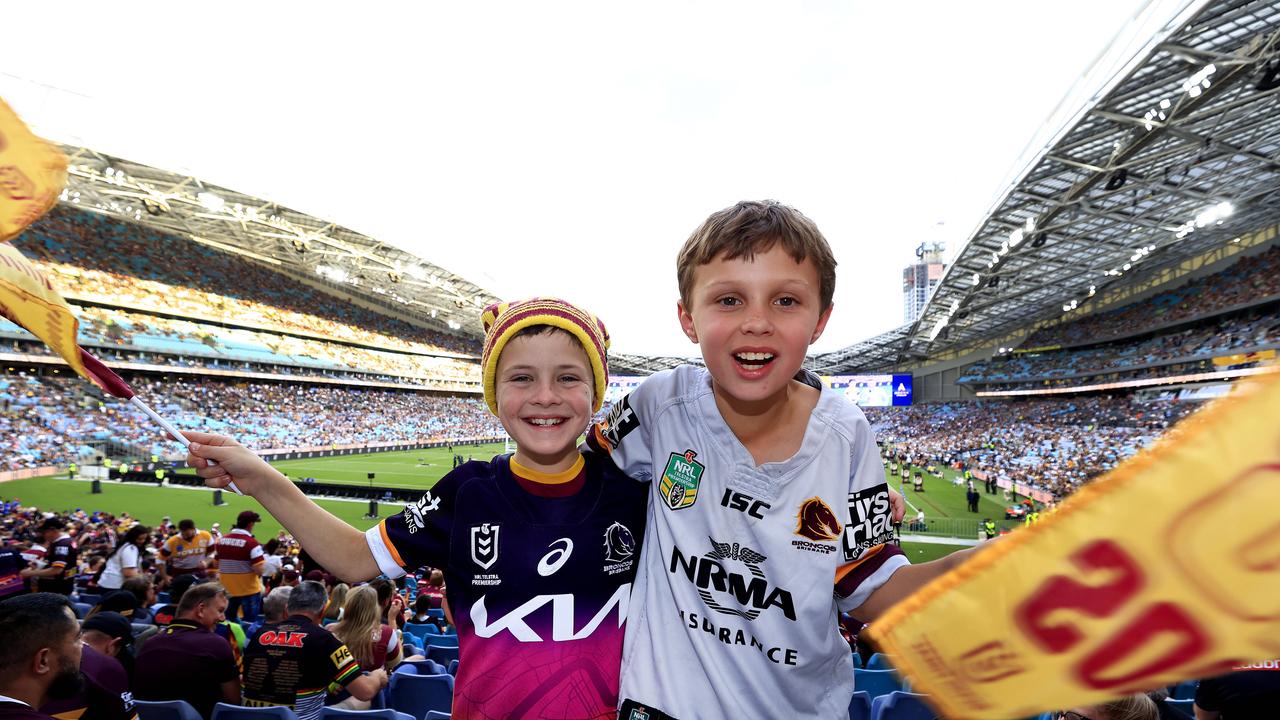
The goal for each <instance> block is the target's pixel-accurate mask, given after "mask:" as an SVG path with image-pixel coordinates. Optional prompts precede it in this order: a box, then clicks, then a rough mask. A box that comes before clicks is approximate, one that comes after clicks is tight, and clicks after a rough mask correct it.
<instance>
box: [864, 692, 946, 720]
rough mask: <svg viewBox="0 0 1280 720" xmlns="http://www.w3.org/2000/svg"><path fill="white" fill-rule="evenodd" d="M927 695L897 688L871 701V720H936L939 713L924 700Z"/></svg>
mask: <svg viewBox="0 0 1280 720" xmlns="http://www.w3.org/2000/svg"><path fill="white" fill-rule="evenodd" d="M926 697H928V696H927V695H920V694H918V693H908V692H902V691H900V690H896V691H894V692H891V693H889V694H887V695H881V696H880V697H878V698H876V699H875V700H872V701H871V720H936V718H937V717H938V714H937V713H936V712H934V710H933V708H931V707H929V706H928V705H927V704H925V702H924V698H926Z"/></svg>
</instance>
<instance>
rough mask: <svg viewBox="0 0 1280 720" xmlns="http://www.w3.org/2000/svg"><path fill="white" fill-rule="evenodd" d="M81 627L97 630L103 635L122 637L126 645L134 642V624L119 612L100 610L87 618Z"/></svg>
mask: <svg viewBox="0 0 1280 720" xmlns="http://www.w3.org/2000/svg"><path fill="white" fill-rule="evenodd" d="M81 629H82V630H97V631H98V632H100V633H102V634H103V635H107V636H109V637H113V638H120V639H121V640H123V641H124V643H123V644H124V646H125V647H128V646H130V645H132V644H133V625H131V624H130V623H129V619H128V618H126V617H125V616H123V615H121V614H120V613H118V612H110V611H107V612H100V613H98V614H96V615H94V616H93V617H91V618H89V619H88V620H85V621H84V625H82V626H81Z"/></svg>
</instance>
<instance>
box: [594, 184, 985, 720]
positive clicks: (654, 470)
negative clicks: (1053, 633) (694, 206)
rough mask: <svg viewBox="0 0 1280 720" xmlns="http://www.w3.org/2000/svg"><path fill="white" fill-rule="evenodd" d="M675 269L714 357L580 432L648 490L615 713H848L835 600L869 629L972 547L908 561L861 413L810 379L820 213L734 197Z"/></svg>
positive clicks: (848, 668)
mask: <svg viewBox="0 0 1280 720" xmlns="http://www.w3.org/2000/svg"><path fill="white" fill-rule="evenodd" d="M677 270H678V274H679V285H680V301H679V305H678V310H679V317H680V325H681V327H682V328H683V329H684V332H685V334H686V335H687V336H688V337H689V339H690V340H691V341H692V342H694V343H697V344H698V345H699V347H700V348H701V351H702V357H703V360H704V361H705V363H706V368H705V369H704V368H700V367H694V366H689V365H686V366H682V367H679V368H676V369H674V370H670V371H666V372H663V373H658V374H657V375H654V376H652V377H651V378H649V379H647V380H646V381H645V382H644V383H642V384H641V385H640V387H639V388H637V389H636V390H635V391H633V392H632V393H631V394H630V395H628V396H627V397H626V398H624V399H623V400H622V401H620V402H619V403H618V404H617V405H615V406H614V407H613V409H612V410H611V412H610V414H609V416H608V417H607V418H606V419H605V420H604V421H603V422H601V423H599V424H598V425H597V426H596V427H595V428H594V429H593V431H592V432H591V434H590V435H589V436H588V443H589V445H591V447H592V448H593V449H595V450H600V451H604V452H607V453H609V454H610V455H611V456H612V457H613V459H614V461H615V462H616V463H617V465H618V467H619V468H620V469H621V470H623V471H624V472H626V473H627V474H628V475H630V476H632V477H633V478H637V479H640V480H647V481H651V490H650V497H649V516H648V521H647V526H648V534H647V535H646V537H645V543H644V547H643V550H642V554H641V567H640V571H639V574H638V576H637V578H636V584H635V590H634V596H633V605H632V609H631V615H630V617H629V618H628V622H627V632H626V642H625V646H624V652H623V665H622V685H621V697H622V703H621V705H620V711H619V712H620V717H621V718H626V719H629V720H639V719H641V718H644V719H646V720H660V719H662V718H679V720H697V719H700V718H745V717H777V718H811V717H819V718H844V717H848V712H849V711H848V708H849V700H850V696H851V694H852V691H853V668H852V663H851V660H850V653H849V646H848V644H847V643H846V642H845V641H844V640H843V639H842V638H841V636H840V633H839V631H838V627H837V616H838V613H839V611H847V612H850V613H851V614H852V615H853V616H854V617H856V618H858V619H860V620H863V621H868V620H872V619H874V618H875V617H876V616H878V615H879V614H880V613H881V612H882V611H883V610H884V609H885V608H887V607H889V606H890V605H892V604H893V603H894V602H896V601H897V600H899V599H901V598H903V597H905V596H906V595H907V594H909V593H910V592H911V591H913V590H914V589H916V588H917V587H920V586H921V585H923V584H924V583H925V582H926V581H928V580H929V579H931V578H933V577H935V576H937V575H940V574H941V573H943V572H945V571H946V570H948V569H950V568H951V567H953V566H954V565H956V564H958V563H959V561H960V560H962V559H963V557H965V555H967V553H963V552H962V553H956V554H953V555H951V556H949V557H947V558H944V559H942V560H938V561H935V562H932V563H926V564H922V565H916V566H912V565H910V564H909V563H908V561H907V559H906V558H905V557H904V556H903V554H902V551H901V549H900V548H899V547H898V546H897V545H895V544H893V543H892V542H891V541H892V538H893V528H892V522H893V520H894V518H893V507H892V502H891V498H890V491H889V487H888V485H887V484H886V482H885V473H884V466H883V464H882V463H881V460H880V454H879V451H878V450H877V448H876V444H875V439H874V437H872V433H871V429H870V426H869V425H868V424H867V420H866V418H865V417H864V416H863V414H862V412H861V411H860V410H859V409H858V407H857V406H856V405H855V404H853V403H851V402H849V401H848V399H847V398H843V397H841V396H839V395H836V394H835V393H833V392H831V391H829V390H823V389H822V387H821V384H820V382H819V381H818V378H817V377H816V376H814V375H813V374H811V373H807V372H805V371H802V370H801V364H802V362H803V360H804V357H805V353H806V351H807V350H808V348H809V345H810V344H811V343H813V342H814V341H815V340H817V339H818V337H819V336H820V335H821V334H822V331H823V328H824V327H825V326H826V323H827V319H828V318H829V317H830V315H831V298H832V294H833V292H834V289H835V259H834V258H833V257H832V254H831V249H830V247H829V246H828V245H827V242H826V240H825V239H824V238H823V236H822V234H821V233H820V232H819V231H818V229H817V227H816V226H815V225H814V224H813V222H812V221H811V220H809V219H808V218H806V217H805V216H803V215H801V214H800V213H799V212H797V211H795V210H794V209H792V208H789V207H787V206H784V205H781V204H778V203H775V202H742V203H738V204H737V205H735V206H733V207H731V208H728V209H726V210H722V211H720V212H717V213H715V214H714V215H712V216H711V217H710V218H708V219H707V221H706V222H704V223H703V224H702V226H701V227H700V228H699V229H698V230H697V231H695V232H694V234H693V235H692V236H691V237H690V238H689V240H688V241H687V242H686V243H685V245H684V248H683V249H682V250H681V251H680V255H679V259H678V261H677Z"/></svg>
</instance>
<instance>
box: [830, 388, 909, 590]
mask: <svg viewBox="0 0 1280 720" xmlns="http://www.w3.org/2000/svg"><path fill="white" fill-rule="evenodd" d="M855 411H856V412H857V415H856V417H855V419H854V421H853V443H852V447H851V451H850V453H851V457H850V465H849V467H850V468H851V473H850V476H849V495H848V506H847V511H846V514H845V518H844V521H845V526H844V534H843V536H842V538H841V543H840V545H841V547H840V551H841V553H842V554H843V557H842V562H841V564H840V565H839V566H838V567H837V568H836V577H835V597H836V605H837V606H838V607H839V608H840V609H841V610H843V611H849V610H853V609H854V608H856V607H858V606H859V605H862V603H864V602H866V600H867V598H868V597H870V596H871V593H873V592H875V590H876V589H877V588H879V587H880V586H881V585H883V584H884V583H885V582H886V581H887V580H888V579H889V578H890V577H891V576H892V575H893V573H895V572H897V570H898V568H900V567H903V566H905V565H908V564H910V563H909V562H908V560H907V557H906V555H905V554H904V553H903V552H902V548H901V547H900V546H899V545H898V544H897V542H896V541H895V539H894V533H893V506H892V503H891V502H890V500H889V484H888V483H887V482H886V481H885V477H884V463H883V462H882V461H881V460H880V452H879V450H878V449H877V448H876V442H875V437H874V436H873V435H872V433H871V426H870V425H869V424H868V423H867V420H866V418H865V417H863V416H862V413H861V411H857V410H856V408H855Z"/></svg>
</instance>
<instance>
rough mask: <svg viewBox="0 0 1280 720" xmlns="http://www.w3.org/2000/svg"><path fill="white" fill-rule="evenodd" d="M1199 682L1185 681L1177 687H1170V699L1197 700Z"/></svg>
mask: <svg viewBox="0 0 1280 720" xmlns="http://www.w3.org/2000/svg"><path fill="white" fill-rule="evenodd" d="M1199 686H1200V681H1199V680H1183V681H1182V682H1180V683H1178V684H1177V685H1170V686H1169V698H1170V699H1172V700H1195V699H1196V688H1197V687H1199Z"/></svg>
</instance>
